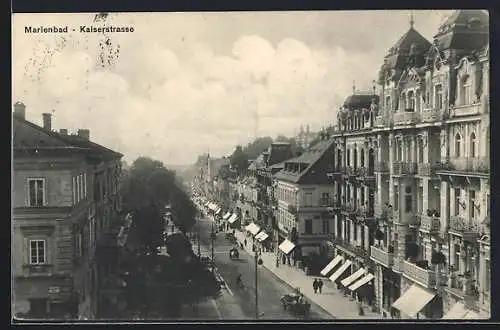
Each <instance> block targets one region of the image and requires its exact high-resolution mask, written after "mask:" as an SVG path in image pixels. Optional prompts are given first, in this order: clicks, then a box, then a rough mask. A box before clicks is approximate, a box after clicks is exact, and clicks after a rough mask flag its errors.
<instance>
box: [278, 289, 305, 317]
mask: <svg viewBox="0 0 500 330" xmlns="http://www.w3.org/2000/svg"><path fill="white" fill-rule="evenodd" d="M280 300H281V303H282V304H283V309H285V310H289V311H290V312H291V313H292V314H296V315H302V316H307V315H308V314H309V311H310V310H311V304H310V303H309V302H308V301H307V300H306V299H304V296H303V295H302V294H300V293H296V294H286V295H284V296H282V297H281V299H280Z"/></svg>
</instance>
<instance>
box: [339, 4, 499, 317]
mask: <svg viewBox="0 0 500 330" xmlns="http://www.w3.org/2000/svg"><path fill="white" fill-rule="evenodd" d="M488 26H489V23H488V15H487V13H485V12H483V11H480V10H459V11H456V12H455V13H454V14H452V15H451V16H450V17H449V18H448V19H447V20H446V21H445V22H444V23H443V24H442V26H441V27H440V28H439V30H438V32H437V34H436V35H435V37H434V40H433V42H432V43H431V42H430V41H428V40H426V39H425V38H424V37H423V36H422V35H421V34H420V33H419V32H418V31H417V30H416V29H415V28H414V27H413V22H411V26H410V29H409V30H408V31H407V32H406V33H405V34H404V35H403V36H402V37H401V38H400V40H398V42H397V43H396V44H395V45H394V46H393V47H392V48H391V49H390V50H389V51H388V54H387V55H386V57H385V59H384V62H383V64H382V66H381V69H380V73H379V77H378V92H377V93H376V94H377V95H370V94H369V93H359V92H358V93H354V94H353V95H351V96H350V97H348V98H347V99H346V102H345V103H344V106H343V107H342V108H341V109H340V111H339V113H338V124H337V130H336V131H335V132H333V137H334V139H335V141H336V149H335V156H334V159H335V164H336V166H335V169H334V171H333V172H332V173H331V175H330V177H331V178H332V180H333V183H334V190H335V192H336V196H335V197H334V198H335V199H336V201H337V203H338V204H336V207H335V225H334V228H335V232H334V242H333V243H334V245H335V250H336V251H337V252H336V253H337V254H340V255H342V257H343V259H344V260H345V259H348V260H350V263H349V264H350V267H348V269H347V271H346V272H347V274H344V275H343V276H345V275H348V274H349V272H353V271H355V270H356V268H362V267H364V268H365V269H367V271H368V272H370V273H371V272H372V271H373V274H374V279H373V283H371V282H368V283H366V285H364V287H365V288H364V289H363V291H364V293H365V294H363V296H364V297H366V298H367V299H366V300H367V301H368V302H369V304H370V305H372V307H373V308H374V309H376V310H377V311H379V312H380V313H381V314H383V315H385V316H387V317H393V318H402V319H408V318H410V319H411V318H414V319H416V318H419V319H441V318H445V319H483V318H484V319H485V318H489V317H490V291H491V289H490V282H491V277H490V265H491V261H490V252H489V251H490V250H489V246H490V232H489V231H490V229H489V224H490V212H489V209H490V179H489V178H490V169H489V145H490V137H489V136H490V135H489V103H488V98H489V45H488V42H489V35H488ZM374 90H375V89H374ZM370 286H372V287H371V288H370ZM367 288H368V289H367ZM370 291H373V292H372V293H373V295H371V294H370ZM370 300H372V301H370Z"/></svg>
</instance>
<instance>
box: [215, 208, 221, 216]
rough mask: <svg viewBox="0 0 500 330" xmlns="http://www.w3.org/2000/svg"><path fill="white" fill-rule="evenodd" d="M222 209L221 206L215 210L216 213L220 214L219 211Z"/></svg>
mask: <svg viewBox="0 0 500 330" xmlns="http://www.w3.org/2000/svg"><path fill="white" fill-rule="evenodd" d="M220 211H222V209H221V208H220V207H219V208H218V209H217V211H215V215H217V214H219V213H220Z"/></svg>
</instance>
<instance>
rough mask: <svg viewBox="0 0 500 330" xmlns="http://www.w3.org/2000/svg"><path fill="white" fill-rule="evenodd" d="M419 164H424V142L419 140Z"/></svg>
mask: <svg viewBox="0 0 500 330" xmlns="http://www.w3.org/2000/svg"><path fill="white" fill-rule="evenodd" d="M418 162H419V163H420V164H422V163H423V162H424V141H422V139H418Z"/></svg>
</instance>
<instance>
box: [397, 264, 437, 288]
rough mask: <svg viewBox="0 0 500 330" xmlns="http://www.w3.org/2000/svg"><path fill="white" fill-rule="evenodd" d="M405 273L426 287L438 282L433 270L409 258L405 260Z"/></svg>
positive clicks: (407, 276)
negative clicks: (412, 261) (420, 265)
mask: <svg viewBox="0 0 500 330" xmlns="http://www.w3.org/2000/svg"><path fill="white" fill-rule="evenodd" d="M403 275H404V276H405V277H406V278H409V279H410V280H412V281H413V282H418V283H420V284H421V285H423V286H425V287H426V288H432V287H433V286H434V284H435V283H436V275H435V273H434V271H433V270H430V269H425V268H421V267H419V266H417V265H416V264H414V263H411V262H410V261H408V260H405V261H404V262H403Z"/></svg>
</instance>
